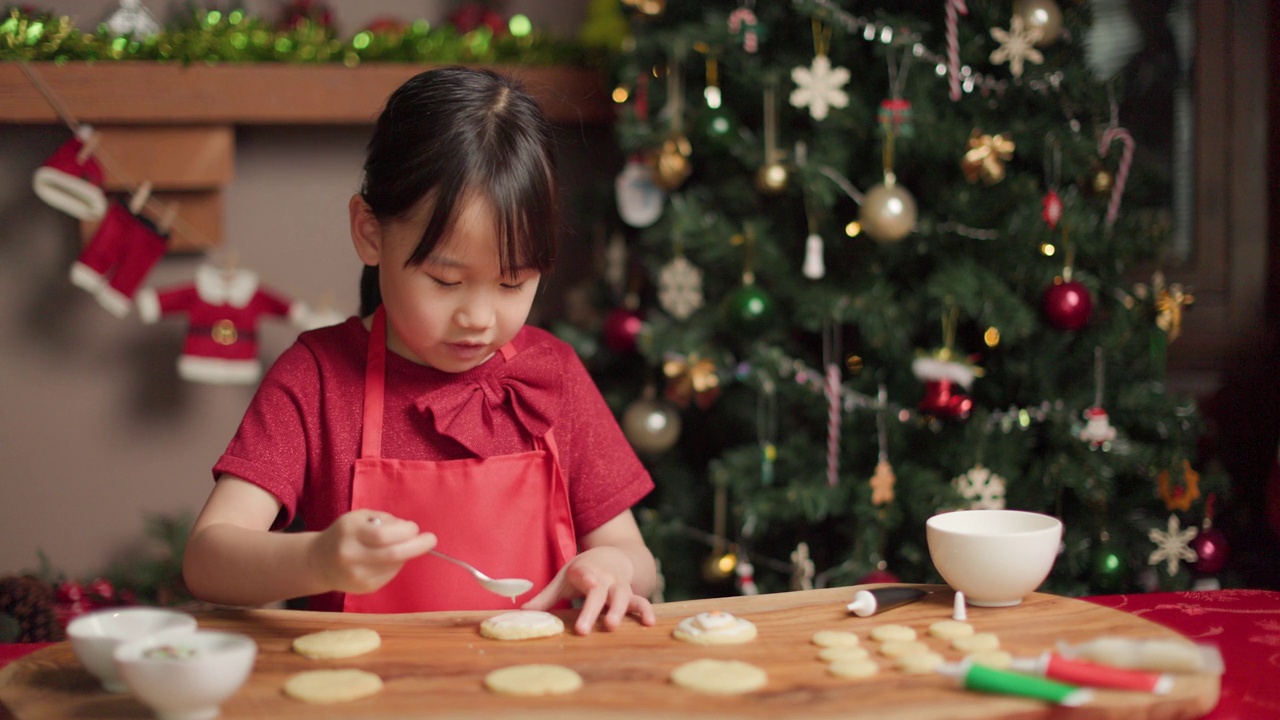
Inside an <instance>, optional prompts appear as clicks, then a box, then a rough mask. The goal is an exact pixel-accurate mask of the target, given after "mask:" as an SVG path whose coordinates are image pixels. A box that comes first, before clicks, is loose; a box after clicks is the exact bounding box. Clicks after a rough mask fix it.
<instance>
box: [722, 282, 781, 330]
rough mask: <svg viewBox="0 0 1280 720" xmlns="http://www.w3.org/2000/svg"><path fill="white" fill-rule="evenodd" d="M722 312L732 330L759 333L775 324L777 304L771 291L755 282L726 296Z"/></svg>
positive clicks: (725, 321)
mask: <svg viewBox="0 0 1280 720" xmlns="http://www.w3.org/2000/svg"><path fill="white" fill-rule="evenodd" d="M720 313H721V317H723V319H724V323H725V325H726V326H727V327H728V328H729V329H730V330H731V331H732V332H734V333H737V334H739V335H758V334H760V333H763V332H764V331H765V330H768V329H769V327H771V326H772V325H773V321H774V318H775V316H776V315H777V304H776V303H775V302H774V300H773V296H771V295H769V293H767V292H765V291H764V290H762V289H760V288H759V287H757V286H756V285H754V284H747V285H743V286H742V287H740V288H738V289H737V290H734V291H733V292H732V293H730V294H729V295H728V296H726V297H725V299H724V302H723V303H722V304H721V306H720Z"/></svg>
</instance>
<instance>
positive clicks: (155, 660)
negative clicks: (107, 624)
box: [115, 630, 258, 720]
mask: <svg viewBox="0 0 1280 720" xmlns="http://www.w3.org/2000/svg"><path fill="white" fill-rule="evenodd" d="M257 655H258V645H257V643H255V642H254V641H253V638H250V637H249V636H248V635H241V634H239V633H229V632H218V631H214V630H197V631H196V632H193V633H184V632H177V633H158V634H156V635H148V636H146V637H141V638H138V639H137V640H130V641H129V642H127V643H122V644H121V645H120V647H118V648H116V651H115V662H116V668H117V669H118V670H119V671H120V677H121V678H123V679H124V682H125V684H126V685H128V686H129V690H131V691H132V692H133V694H134V695H135V696H136V697H137V698H138V699H139V700H141V701H142V702H143V704H145V705H146V706H147V707H149V708H151V709H152V711H154V712H155V714H156V717H157V718H160V720H209V719H210V718H215V717H217V716H218V713H219V712H220V709H221V705H222V703H223V701H225V700H226V699H227V698H229V697H231V696H232V695H233V694H235V692H236V690H239V689H240V686H241V685H244V682H245V680H247V679H248V678H249V673H250V672H252V671H253V661H254V659H255V658H256V657H257Z"/></svg>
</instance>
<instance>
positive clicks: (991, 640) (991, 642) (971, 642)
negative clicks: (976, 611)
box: [951, 633, 1000, 653]
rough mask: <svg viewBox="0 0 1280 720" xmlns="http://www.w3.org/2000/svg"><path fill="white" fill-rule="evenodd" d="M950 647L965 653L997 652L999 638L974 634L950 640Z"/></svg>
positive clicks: (991, 634) (992, 634) (985, 634)
mask: <svg viewBox="0 0 1280 720" xmlns="http://www.w3.org/2000/svg"><path fill="white" fill-rule="evenodd" d="M951 647H953V648H955V649H956V650H959V651H960V652H965V653H970V652H985V651H987V650H999V649H1000V638H999V637H997V636H996V634H995V633H974V634H973V635H969V636H967V637H958V638H951Z"/></svg>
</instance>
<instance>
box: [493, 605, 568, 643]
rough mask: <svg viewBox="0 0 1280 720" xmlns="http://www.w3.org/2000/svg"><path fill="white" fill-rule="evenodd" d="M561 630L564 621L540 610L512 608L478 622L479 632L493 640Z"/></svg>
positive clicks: (553, 632)
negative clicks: (510, 610) (509, 610)
mask: <svg viewBox="0 0 1280 720" xmlns="http://www.w3.org/2000/svg"><path fill="white" fill-rule="evenodd" d="M562 632H564V621H563V620H561V619H560V618H558V617H556V616H555V615H552V614H551V613H549V612H543V611H542V610H514V611H512V612H506V613H501V614H499V615H494V616H492V617H488V618H485V620H484V622H482V623H480V634H481V635H483V636H485V637H487V638H492V639H494V640H531V639H533V638H543V637H551V636H552V635H559V634H560V633H562Z"/></svg>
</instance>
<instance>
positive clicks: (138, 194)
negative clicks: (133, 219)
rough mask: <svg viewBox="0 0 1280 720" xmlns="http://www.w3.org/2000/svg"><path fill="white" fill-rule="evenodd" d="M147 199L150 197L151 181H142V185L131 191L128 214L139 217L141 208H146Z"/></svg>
mask: <svg viewBox="0 0 1280 720" xmlns="http://www.w3.org/2000/svg"><path fill="white" fill-rule="evenodd" d="M149 197H151V181H150V180H144V181H143V182H142V184H141V185H139V186H138V188H137V189H136V190H134V191H133V196H132V197H131V198H130V199H129V212H131V213H133V214H134V215H141V214H142V208H144V207H146V205H147V198H149Z"/></svg>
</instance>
